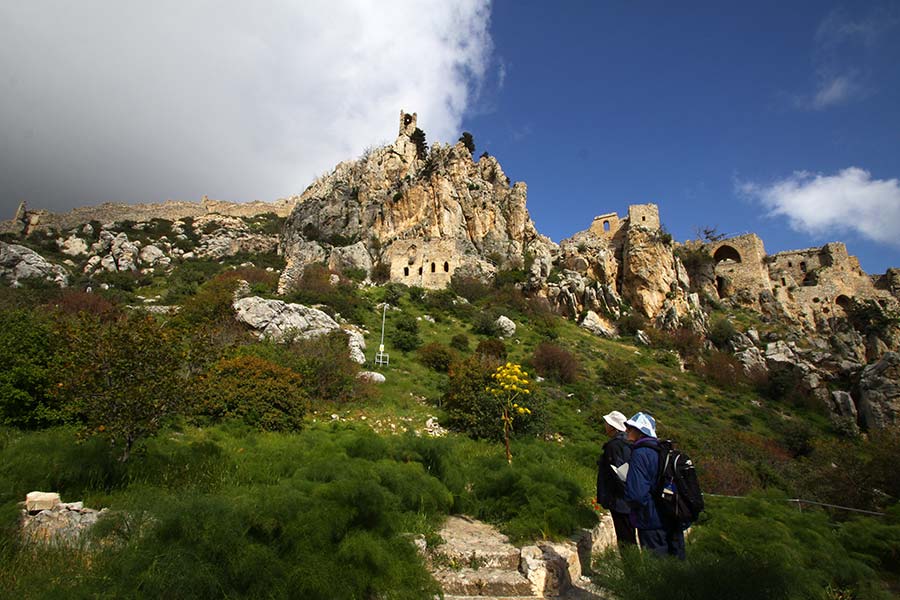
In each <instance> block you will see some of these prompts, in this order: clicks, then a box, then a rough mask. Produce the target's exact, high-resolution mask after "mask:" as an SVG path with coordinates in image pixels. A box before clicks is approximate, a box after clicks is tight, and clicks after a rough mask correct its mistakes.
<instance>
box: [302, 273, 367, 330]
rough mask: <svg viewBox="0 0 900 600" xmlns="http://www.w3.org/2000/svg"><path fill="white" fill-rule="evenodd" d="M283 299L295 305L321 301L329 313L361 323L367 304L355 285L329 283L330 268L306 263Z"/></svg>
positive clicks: (342, 282)
mask: <svg viewBox="0 0 900 600" xmlns="http://www.w3.org/2000/svg"><path fill="white" fill-rule="evenodd" d="M285 301H287V302H296V303H298V304H305V305H310V304H322V305H324V306H325V307H326V312H328V313H329V314H330V315H331V316H335V315H336V314H338V313H339V314H340V315H341V316H342V317H343V318H345V319H347V320H349V321H353V322H354V323H359V322H361V319H362V315H363V311H365V310H366V309H367V308H368V303H367V302H366V301H365V300H364V299H363V298H361V297H360V296H359V294H357V289H356V285H355V284H353V283H352V282H348V281H346V280H344V281H341V282H339V283H338V284H337V285H333V284H332V283H331V271H329V270H328V268H327V267H325V265H321V264H311V265H307V266H306V268H305V269H304V270H303V275H301V276H300V281H299V282H298V283H297V285H296V286H295V287H294V288H293V289H292V290H291V291H290V292H289V293H288V294H287V295H286V296H285Z"/></svg>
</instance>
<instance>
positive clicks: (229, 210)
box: [0, 197, 296, 233]
mask: <svg viewBox="0 0 900 600" xmlns="http://www.w3.org/2000/svg"><path fill="white" fill-rule="evenodd" d="M295 203H296V200H293V199H283V200H276V201H275V202H260V201H253V202H224V201H220V200H209V199H208V198H205V197H204V198H203V200H201V201H200V202H187V201H175V200H168V201H166V202H159V203H150V204H115V203H110V202H108V203H105V204H98V205H95V206H83V207H79V208H74V209H72V210H70V211H69V212H66V213H53V212H49V211H45V210H28V209H24V210H23V207H22V206H20V210H18V211H17V213H16V216H15V217H14V218H13V219H11V220H10V221H4V222H3V223H2V225H0V233H7V232H20V231H22V230H23V229H25V230H26V231H28V232H31V231H34V230H38V229H41V230H50V229H57V230H60V231H64V230H67V229H72V228H74V227H77V226H79V225H83V224H84V223H89V222H90V221H99V222H100V223H112V222H115V221H149V220H151V219H167V220H169V221H177V220H179V219H184V218H187V217H194V218H196V217H202V216H204V215H208V214H220V215H225V216H230V217H255V216H256V215H261V214H265V213H275V214H276V215H278V216H279V217H286V216H288V215H289V214H290V212H291V210H292V209H293V208H294V204H295Z"/></svg>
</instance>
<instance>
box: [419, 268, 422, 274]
mask: <svg viewBox="0 0 900 600" xmlns="http://www.w3.org/2000/svg"><path fill="white" fill-rule="evenodd" d="M421 274H422V267H419V275H421Z"/></svg>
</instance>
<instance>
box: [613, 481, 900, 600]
mask: <svg viewBox="0 0 900 600" xmlns="http://www.w3.org/2000/svg"><path fill="white" fill-rule="evenodd" d="M713 504H714V508H713V509H711V510H710V511H709V513H708V514H709V515H710V517H709V519H708V520H707V521H706V522H705V523H702V524H700V525H698V526H697V527H696V528H695V530H694V532H693V534H692V535H691V537H690V540H689V545H688V551H687V560H686V561H677V560H646V559H645V558H644V557H641V556H640V554H639V552H638V551H637V550H636V549H631V548H628V549H626V550H625V551H623V552H622V559H621V560H620V559H619V558H618V557H617V556H616V555H615V553H614V552H609V553H607V554H605V555H604V556H603V557H602V558H601V560H599V561H597V562H595V567H597V568H599V577H597V581H598V583H600V585H602V586H603V587H604V588H606V589H609V590H610V591H611V592H612V593H614V594H615V596H616V597H617V598H621V599H622V600H637V599H638V598H653V597H662V596H666V597H669V598H674V599H685V600H687V599H691V600H705V599H707V598H709V599H712V598H723V597H727V598H733V599H735V600H744V599H746V600H751V599H756V598H773V599H784V600H788V599H793V598H826V597H830V598H872V599H876V598H886V597H887V595H886V594H885V593H884V592H883V591H881V590H880V589H879V588H880V587H881V586H880V582H879V581H878V576H877V574H876V573H875V571H874V570H873V569H872V567H871V566H870V564H872V563H873V562H874V564H877V559H876V561H872V558H874V557H872V556H871V555H866V554H863V553H860V554H856V553H851V552H849V551H848V550H849V548H848V547H845V546H843V545H842V541H844V539H843V538H842V536H841V535H840V534H839V529H838V528H837V527H835V526H834V524H832V523H830V522H829V520H828V518H827V516H826V515H825V514H824V513H822V512H820V511H816V510H803V511H802V512H801V511H798V510H796V508H794V507H792V506H790V505H789V504H788V503H786V502H784V498H783V497H777V496H771V497H763V496H757V497H752V498H749V499H744V500H740V499H723V500H718V501H716V502H715V503H713ZM874 528H878V529H880V528H879V527H877V526H875V527H873V529H874ZM801 532H802V533H801ZM857 533H860V534H862V533H863V531H862V530H857ZM876 535H877V534H876ZM856 541H857V542H858V541H859V540H856ZM865 546H866V544H865V543H862V544H859V545H857V546H856V548H860V547H863V548H865Z"/></svg>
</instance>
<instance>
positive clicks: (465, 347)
mask: <svg viewBox="0 0 900 600" xmlns="http://www.w3.org/2000/svg"><path fill="white" fill-rule="evenodd" d="M498 341H499V340H498ZM501 343H503V342H501ZM450 347H451V348H453V349H454V350H459V351H460V352H468V351H469V336H467V335H466V334H464V333H457V334H456V335H454V336H453V337H452V338H450ZM504 358H506V357H504Z"/></svg>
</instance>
